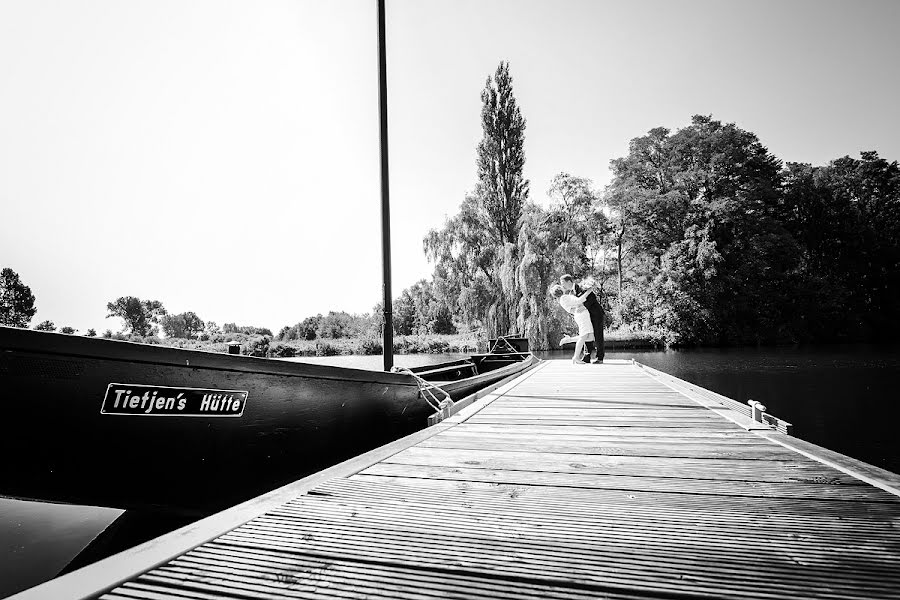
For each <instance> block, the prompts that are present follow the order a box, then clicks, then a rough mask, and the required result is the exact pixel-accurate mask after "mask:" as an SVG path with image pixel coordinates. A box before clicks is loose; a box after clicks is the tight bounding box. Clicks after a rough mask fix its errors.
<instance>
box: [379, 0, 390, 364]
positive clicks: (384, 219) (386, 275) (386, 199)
mask: <svg viewBox="0 0 900 600" xmlns="http://www.w3.org/2000/svg"><path fill="white" fill-rule="evenodd" d="M384 32H385V29H384V0H378V115H379V121H380V134H381V277H382V295H383V301H384V340H383V341H382V343H383V345H384V350H383V352H384V370H385V371H390V370H391V367H393V366H394V319H393V308H392V306H391V202H390V197H391V195H390V186H389V184H388V127H387V52H386V50H385V40H384V35H385V34H384Z"/></svg>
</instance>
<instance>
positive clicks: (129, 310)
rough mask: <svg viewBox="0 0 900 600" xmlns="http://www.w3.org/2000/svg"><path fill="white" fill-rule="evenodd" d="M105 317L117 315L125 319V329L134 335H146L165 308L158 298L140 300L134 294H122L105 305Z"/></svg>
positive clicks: (163, 313) (164, 312) (150, 331)
mask: <svg viewBox="0 0 900 600" xmlns="http://www.w3.org/2000/svg"><path fill="white" fill-rule="evenodd" d="M106 309H107V310H108V311H109V314H108V315H107V318H109V317H119V318H121V319H122V320H123V321H125V329H128V330H130V331H131V333H132V334H134V335H140V336H147V335H150V334H151V333H152V331H153V324H155V323H159V319H160V317H162V316H163V315H165V314H166V309H165V308H164V307H163V305H162V302H160V301H159V300H141V299H140V298H136V297H135V296H122V297H120V298H117V299H116V300H115V301H114V302H109V303H107V305H106Z"/></svg>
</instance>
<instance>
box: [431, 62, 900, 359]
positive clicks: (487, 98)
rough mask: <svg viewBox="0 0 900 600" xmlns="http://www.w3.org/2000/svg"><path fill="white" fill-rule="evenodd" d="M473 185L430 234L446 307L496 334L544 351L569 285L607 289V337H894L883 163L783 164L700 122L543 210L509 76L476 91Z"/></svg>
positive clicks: (556, 329)
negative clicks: (618, 333)
mask: <svg viewBox="0 0 900 600" xmlns="http://www.w3.org/2000/svg"><path fill="white" fill-rule="evenodd" d="M481 117H482V128H483V132H484V137H483V140H482V142H481V143H479V145H478V157H477V163H476V167H477V182H476V184H475V189H474V191H473V192H472V193H471V194H469V195H467V196H466V197H465V199H464V200H463V202H462V204H461V206H460V209H459V212H458V213H457V214H456V215H454V216H453V217H451V218H449V219H448V220H447V222H446V223H445V224H444V226H443V228H441V229H437V230H432V231H431V232H429V234H428V235H427V236H426V237H425V240H424V246H425V252H426V254H427V256H428V258H429V259H430V260H431V261H432V262H433V264H434V274H433V289H434V294H435V298H436V301H437V302H438V303H439V304H441V305H442V306H443V308H444V309H445V310H446V311H448V312H449V313H451V315H452V318H453V319H455V320H456V321H457V322H461V323H464V324H467V325H474V326H484V327H486V328H487V330H488V333H490V334H492V335H493V334H496V333H507V332H509V331H513V330H518V331H523V332H524V333H526V334H527V335H528V337H529V338H530V339H531V341H532V344H533V345H534V347H536V348H548V347H552V346H553V345H554V344H555V342H557V341H558V339H559V336H561V335H562V331H563V329H565V328H566V326H567V325H568V321H569V319H568V317H567V315H565V314H563V313H561V312H560V311H559V310H558V308H557V307H556V305H555V303H554V302H552V301H551V299H549V298H548V297H547V294H546V292H547V289H548V287H549V286H550V284H551V283H552V282H553V281H555V280H556V278H557V277H558V276H559V275H560V274H561V273H563V272H569V273H573V274H575V275H577V276H587V275H591V276H594V277H595V278H596V279H597V280H598V281H599V282H601V284H602V289H603V291H604V299H603V300H604V304H605V307H606V309H607V325H608V326H611V327H616V328H625V329H632V330H641V331H646V332H649V333H650V334H651V335H653V336H655V337H656V338H658V339H659V340H662V341H665V342H667V343H670V344H736V343H775V342H795V341H833V340H842V339H846V340H870V339H878V338H881V337H885V336H894V335H896V334H897V333H900V168H898V164H897V162H896V161H894V162H889V161H887V160H885V159H883V158H881V157H879V156H878V155H877V154H876V153H875V152H863V153H862V154H861V156H860V158H858V159H857V158H851V157H849V156H845V157H843V158H838V159H835V160H833V161H831V162H830V163H829V164H828V165H825V166H818V167H817V166H812V165H808V164H795V163H787V164H783V163H782V162H781V161H780V160H779V159H778V158H776V157H775V156H773V155H772V154H771V153H770V152H769V151H768V150H767V149H766V148H765V147H764V146H763V145H762V144H761V143H760V141H759V139H758V138H757V136H756V135H755V134H753V133H752V132H749V131H745V130H743V129H741V128H739V127H737V126H736V125H734V124H725V123H722V122H720V121H717V120H715V119H713V118H712V117H709V116H695V117H694V118H693V119H692V121H691V124H690V125H689V126H687V127H684V128H683V129H680V130H678V131H676V132H674V133H673V132H671V131H670V130H669V129H666V128H663V127H660V128H656V129H653V130H651V131H650V132H648V133H647V135H644V136H642V137H638V138H635V139H633V140H632V141H631V143H630V145H629V152H628V154H627V156H624V157H622V158H619V159H616V160H613V161H612V163H611V167H612V171H613V180H612V182H611V184H610V185H609V186H608V187H607V188H606V189H605V190H602V191H598V190H595V189H593V187H592V185H591V182H590V181H588V180H586V179H583V178H580V177H577V176H573V175H570V174H566V173H561V174H559V175H557V176H556V177H555V178H554V179H553V181H552V182H551V184H550V187H549V190H548V196H549V202H546V203H541V204H538V203H535V202H533V201H531V200H530V198H529V195H528V182H527V181H524V180H523V178H522V167H523V165H524V129H525V121H524V119H523V118H522V116H521V113H520V111H519V109H518V107H517V105H516V102H515V97H514V95H513V93H512V79H511V77H510V76H509V67H508V65H506V64H501V65H500V67H499V68H498V69H497V72H496V73H495V74H494V76H493V78H489V79H488V82H487V84H486V87H485V90H484V92H483V93H482V115H481Z"/></svg>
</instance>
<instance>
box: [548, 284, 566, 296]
mask: <svg viewBox="0 0 900 600" xmlns="http://www.w3.org/2000/svg"><path fill="white" fill-rule="evenodd" d="M550 293H551V294H553V297H554V298H560V297H561V296H563V295H564V294H565V293H566V290H564V289H563V287H562V286H561V285H559V284H558V283H554V284H553V285H551V286H550Z"/></svg>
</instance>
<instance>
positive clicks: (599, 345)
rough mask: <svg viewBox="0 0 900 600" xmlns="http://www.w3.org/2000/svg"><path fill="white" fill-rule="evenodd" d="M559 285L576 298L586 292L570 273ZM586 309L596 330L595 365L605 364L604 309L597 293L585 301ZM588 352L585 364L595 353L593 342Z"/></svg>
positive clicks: (588, 345)
mask: <svg viewBox="0 0 900 600" xmlns="http://www.w3.org/2000/svg"><path fill="white" fill-rule="evenodd" d="M559 284H560V285H561V286H562V288H563V289H564V290H565V291H566V293H569V292H574V294H575V295H576V296H580V295H581V294H583V293H584V291H585V290H584V289H582V287H581V286H580V285H578V284H577V283H575V278H574V277H572V276H571V275H569V274H568V273H566V274H565V275H563V276H562V277H560V278H559ZM584 307H585V308H586V309H587V311H588V314H590V315H591V325H592V326H593V328H594V347H595V348H596V349H597V355H596V358H595V359H594V364H595V365H599V364H601V363H603V357H604V356H605V354H606V352H605V351H604V349H603V307H602V306H601V305H600V300H599V299H598V298H597V294H596V292H592V293H591V294H589V295H588V297H587V298H586V299H585V300H584ZM587 350H588V354H586V355H585V358H584V359H583V360H584V362H589V361H590V360H591V354H592V353H593V348H591V342H588V343H587Z"/></svg>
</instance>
